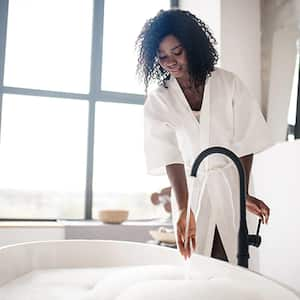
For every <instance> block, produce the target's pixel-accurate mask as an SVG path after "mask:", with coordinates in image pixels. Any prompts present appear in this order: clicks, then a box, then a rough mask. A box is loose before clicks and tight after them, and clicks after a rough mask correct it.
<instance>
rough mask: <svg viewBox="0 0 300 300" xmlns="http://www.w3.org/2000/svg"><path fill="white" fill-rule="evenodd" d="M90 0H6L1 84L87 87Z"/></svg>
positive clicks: (83, 89) (62, 88)
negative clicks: (3, 63) (2, 79)
mask: <svg viewBox="0 0 300 300" xmlns="http://www.w3.org/2000/svg"><path fill="white" fill-rule="evenodd" d="M92 4H93V1H92V0H43V1H40V0H26V1H24V0H10V1H9V14H8V34H7V48H6V61H5V74H4V85H6V86H16V87H24V88H36V89H45V90H55V91H65V92H82V93H87V92H88V89H89V70H90V53H91V29H92V7H93V5H92Z"/></svg>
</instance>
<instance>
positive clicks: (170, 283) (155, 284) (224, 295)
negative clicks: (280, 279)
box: [115, 279, 263, 300]
mask: <svg viewBox="0 0 300 300" xmlns="http://www.w3.org/2000/svg"><path fill="white" fill-rule="evenodd" d="M141 299H143V300H153V299H164V300H182V299H189V300H199V299H209V300H220V299H222V300H235V299H243V300H262V299H263V298H262V297H261V296H260V295H259V294H258V292H257V291H255V290H253V289H251V288H250V287H249V286H246V284H245V283H241V282H240V283H239V284H237V282H234V281H233V280H229V279H211V280H205V281H204V280H184V281H183V280H177V281H174V280H154V281H146V282H142V283H138V284H136V285H133V286H131V287H129V288H128V289H127V290H125V291H124V292H123V293H122V294H120V296H119V297H117V298H116V299H115V300H141Z"/></svg>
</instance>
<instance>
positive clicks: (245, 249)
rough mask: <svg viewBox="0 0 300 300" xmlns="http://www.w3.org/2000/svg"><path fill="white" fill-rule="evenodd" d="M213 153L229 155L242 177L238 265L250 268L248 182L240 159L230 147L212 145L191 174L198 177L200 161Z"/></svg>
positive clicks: (200, 157) (197, 161) (198, 159)
mask: <svg viewBox="0 0 300 300" xmlns="http://www.w3.org/2000/svg"><path fill="white" fill-rule="evenodd" d="M211 154H223V155H225V156H227V157H229V158H230V159H231V160H232V161H233V162H234V164H235V166H236V168H237V170H238V173H239V178H240V182H239V183H240V228H239V243H238V254H237V257H238V265H240V266H243V267H245V268H248V259H249V245H248V228H247V221H246V185H245V184H246V182H245V172H244V168H243V165H242V163H241V161H240V159H239V158H238V157H237V156H236V155H235V154H234V153H233V152H232V151H230V150H229V149H226V148H224V147H210V148H207V149H206V150H204V151H203V152H201V153H200V154H199V155H198V157H197V158H196V160H195V161H194V163H193V167H192V171H191V176H194V177H196V176H197V171H198V168H199V166H200V163H201V162H202V161H203V160H204V159H205V158H206V157H207V156H208V155H211Z"/></svg>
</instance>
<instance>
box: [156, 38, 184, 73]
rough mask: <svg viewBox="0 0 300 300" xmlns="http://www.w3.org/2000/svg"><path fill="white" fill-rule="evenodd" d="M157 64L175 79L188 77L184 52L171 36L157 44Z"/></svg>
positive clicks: (177, 41)
mask: <svg viewBox="0 0 300 300" xmlns="http://www.w3.org/2000/svg"><path fill="white" fill-rule="evenodd" d="M157 55H158V59H159V64H160V65H161V67H162V68H163V69H165V70H166V71H168V72H169V73H170V74H171V75H172V76H174V77H175V78H183V77H188V76H189V75H188V61H187V57H186V51H185V49H184V48H183V46H182V45H181V43H180V42H179V40H178V39H177V38H176V37H175V36H173V35H167V36H166V37H165V38H164V39H163V40H162V41H161V43H160V44H159V49H158V53H157Z"/></svg>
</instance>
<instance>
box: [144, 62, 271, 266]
mask: <svg viewBox="0 0 300 300" xmlns="http://www.w3.org/2000/svg"><path fill="white" fill-rule="evenodd" d="M144 120H145V138H144V142H145V157H146V166H147V170H148V173H149V174H151V175H165V174H166V170H165V167H166V166H167V165H170V164H174V163H180V164H184V166H185V171H186V177H187V184H188V190H189V199H190V201H191V207H192V209H193V211H194V213H195V216H196V221H197V232H196V243H197V246H196V252H197V253H200V254H203V255H207V256H210V255H211V250H212V244H213V238H214V232H215V226H217V227H218V230H219V233H220V236H221V239H222V242H223V245H224V248H225V252H226V254H227V257H228V260H229V262H231V263H234V264H236V263H237V246H238V228H239V201H240V199H239V178H238V172H237V170H236V167H235V165H234V164H233V162H232V161H230V159H229V158H227V157H225V156H223V155H221V154H214V155H211V156H209V157H207V158H206V159H205V160H204V162H203V163H202V164H201V165H200V167H199V170H198V175H197V177H196V179H195V178H194V177H191V176H190V172H191V167H192V165H193V162H194V160H195V159H196V157H197V156H198V154H199V153H200V152H201V151H203V150H204V149H206V148H208V147H211V146H222V147H226V148H228V149H230V150H231V151H233V152H234V153H235V154H236V155H237V156H238V157H242V156H245V155H248V154H251V153H257V152H259V151H262V150H263V149H265V148H266V147H268V146H270V145H271V144H272V141H271V139H270V133H269V130H268V127H267V124H266V122H265V120H264V117H263V115H262V113H261V110H260V108H259V105H258V103H257V102H256V100H255V99H254V98H253V97H252V96H251V95H250V94H249V92H248V90H247V88H246V87H245V86H244V84H243V83H242V82H241V80H240V79H239V78H237V77H236V76H235V75H234V74H232V73H231V72H228V71H225V70H223V69H220V68H216V70H215V71H214V72H212V76H211V77H209V78H208V79H207V80H206V84H205V89H204V95H203V102H202V107H201V112H200V120H199V122H198V121H197V119H196V118H195V116H194V114H193V111H192V110H191V108H190V106H189V103H188V102H187V100H186V98H185V96H184V94H183V92H182V90H181V88H180V86H179V84H178V82H177V80H176V79H175V78H173V77H171V79H170V80H169V81H168V82H167V88H165V87H157V88H156V89H154V90H152V91H151V92H149V93H148V95H147V98H146V102H145V105H144ZM203 186H204V189H203V190H202V188H201V187H203ZM192 190H193V191H192ZM201 194H202V196H200V195H201ZM192 195H193V196H192ZM174 197H175V196H174V195H173V194H172V196H171V199H172V210H173V211H172V212H173V216H174V217H173V220H174V226H175V225H176V222H177V218H178V206H177V201H176V199H175V198H174Z"/></svg>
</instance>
